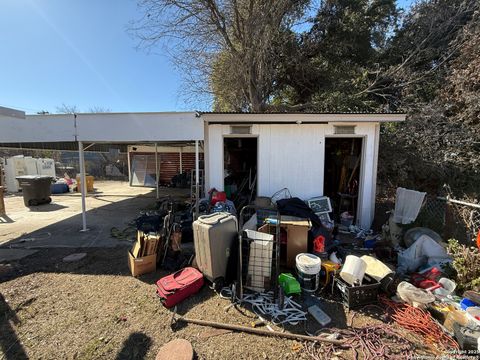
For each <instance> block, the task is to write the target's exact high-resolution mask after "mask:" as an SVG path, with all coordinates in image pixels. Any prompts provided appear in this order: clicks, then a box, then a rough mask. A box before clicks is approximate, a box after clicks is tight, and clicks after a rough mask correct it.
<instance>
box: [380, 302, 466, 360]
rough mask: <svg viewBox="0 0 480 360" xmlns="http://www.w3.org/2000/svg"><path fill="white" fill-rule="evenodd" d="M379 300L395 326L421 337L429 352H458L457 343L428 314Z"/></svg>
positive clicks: (411, 307)
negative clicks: (388, 312) (386, 308)
mask: <svg viewBox="0 0 480 360" xmlns="http://www.w3.org/2000/svg"><path fill="white" fill-rule="evenodd" d="M380 300H381V301H382V302H383V303H384V304H385V305H387V306H388V308H389V309H390V310H391V315H390V316H391V318H392V319H393V320H395V322H396V323H397V324H399V325H400V326H402V327H403V328H405V329H407V330H410V331H412V332H414V333H416V334H418V335H420V336H422V337H423V338H424V339H425V341H426V343H427V345H428V347H429V348H430V349H431V350H433V351H435V352H438V351H441V352H445V351H449V352H452V351H455V350H459V346H458V343H457V342H456V341H455V340H454V339H453V338H452V337H451V336H449V335H448V334H446V333H445V332H444V331H443V330H442V328H441V327H440V326H439V325H438V324H437V323H436V322H435V321H434V320H433V318H432V316H431V315H430V313H429V312H427V311H425V310H422V309H419V308H416V307H413V306H411V305H408V304H405V303H396V302H394V301H392V300H390V299H388V298H386V297H381V298H380Z"/></svg>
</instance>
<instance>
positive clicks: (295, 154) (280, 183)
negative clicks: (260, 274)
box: [205, 123, 378, 228]
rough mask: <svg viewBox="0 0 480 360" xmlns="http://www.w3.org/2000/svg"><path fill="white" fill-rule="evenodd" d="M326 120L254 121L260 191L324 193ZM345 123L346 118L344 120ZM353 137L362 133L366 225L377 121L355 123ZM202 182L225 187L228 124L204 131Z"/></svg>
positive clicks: (329, 129)
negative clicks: (224, 158)
mask: <svg viewBox="0 0 480 360" xmlns="http://www.w3.org/2000/svg"><path fill="white" fill-rule="evenodd" d="M334 125H335V124H334V123H329V124H305V123H304V124H261V125H260V124H255V125H252V131H251V136H254V137H258V161H257V163H258V170H257V171H258V173H257V181H258V183H257V189H258V195H259V196H272V195H273V194H274V193H275V192H276V191H278V190H280V189H282V188H284V187H287V188H288V189H289V190H290V192H291V194H292V196H297V197H299V198H302V199H308V198H311V197H314V196H320V195H322V194H323V179H324V161H325V137H330V136H331V137H342V136H343V137H351V135H342V136H340V135H335V134H334ZM342 125H345V123H342ZM352 125H355V126H356V127H355V135H354V136H356V137H362V138H363V139H364V141H363V158H362V169H361V181H360V189H359V192H360V193H359V207H358V210H359V211H358V215H359V216H358V221H359V225H360V226H362V227H365V228H369V227H370V226H371V223H372V221H373V215H374V206H375V189H376V157H377V154H378V143H377V142H376V140H375V139H376V137H377V136H378V124H376V123H353V124H352ZM205 135H206V141H205V148H206V151H205V152H206V167H207V171H206V173H207V174H208V177H207V178H206V187H207V190H208V189H209V188H212V187H215V188H216V189H219V190H223V189H224V175H223V138H224V137H241V135H230V126H229V125H220V124H216V125H213V124H212V125H208V133H207V132H206V134H205Z"/></svg>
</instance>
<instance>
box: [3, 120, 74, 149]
mask: <svg viewBox="0 0 480 360" xmlns="http://www.w3.org/2000/svg"><path fill="white" fill-rule="evenodd" d="M74 124H75V121H74V117H73V115H71V114H65V115H35V116H27V117H26V119H20V118H17V117H9V116H3V115H0V143H1V142H4V143H9V142H11V143H14V142H67V141H75V125H74Z"/></svg>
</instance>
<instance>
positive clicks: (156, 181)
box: [155, 143, 160, 200]
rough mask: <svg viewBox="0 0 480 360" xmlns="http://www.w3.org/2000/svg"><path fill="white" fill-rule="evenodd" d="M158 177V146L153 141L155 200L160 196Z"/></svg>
mask: <svg viewBox="0 0 480 360" xmlns="http://www.w3.org/2000/svg"><path fill="white" fill-rule="evenodd" d="M159 177H160V173H159V171H158V146H157V143H155V184H156V188H157V200H158V199H159V198H160V193H159V189H158V183H159V180H160V179H159Z"/></svg>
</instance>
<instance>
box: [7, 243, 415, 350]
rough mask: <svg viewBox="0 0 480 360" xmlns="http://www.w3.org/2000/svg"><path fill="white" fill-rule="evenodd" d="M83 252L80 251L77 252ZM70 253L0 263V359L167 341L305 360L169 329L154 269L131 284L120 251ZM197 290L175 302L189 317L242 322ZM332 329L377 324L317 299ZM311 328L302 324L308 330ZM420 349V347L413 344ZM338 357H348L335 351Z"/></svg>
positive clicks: (249, 339) (193, 328)
mask: <svg viewBox="0 0 480 360" xmlns="http://www.w3.org/2000/svg"><path fill="white" fill-rule="evenodd" d="M79 250H81V251H84V249H79ZM73 252H74V250H73V249H44V250H41V251H40V252H38V253H36V254H34V255H32V256H30V257H27V258H24V259H22V260H20V261H17V262H14V263H10V264H4V265H0V282H1V283H0V294H1V295H0V330H1V331H0V355H2V354H3V358H4V359H25V358H30V359H113V358H116V359H144V358H145V359H153V358H155V355H156V353H157V352H158V350H159V348H160V347H161V346H162V345H163V344H164V343H166V342H168V341H170V340H172V339H175V338H184V339H187V340H189V341H190V342H191V343H192V345H193V348H194V350H195V352H196V354H197V357H198V358H199V359H233V358H236V359H259V358H260V359H305V358H309V357H308V355H307V354H306V353H305V352H304V350H303V348H302V346H301V343H299V342H296V341H292V340H284V339H275V338H269V337H260V336H255V335H247V334H241V333H228V334H222V335H218V334H217V336H215V335H216V332H215V331H213V330H212V329H211V328H208V327H201V326H197V325H188V326H185V327H183V328H181V329H177V331H176V332H173V331H172V329H171V327H170V320H171V315H172V313H171V311H170V310H167V309H166V308H164V307H163V306H162V305H161V303H160V301H159V299H158V298H157V297H156V295H155V285H154V284H155V281H156V280H157V279H158V278H160V277H161V276H162V275H164V274H165V273H164V272H161V271H157V272H155V273H152V274H148V275H145V276H143V277H140V278H139V279H136V278H133V277H132V276H130V274H129V270H128V267H127V261H126V253H127V248H125V247H118V248H114V249H99V248H91V249H88V250H87V253H88V255H87V257H86V258H84V259H83V260H81V261H79V262H76V263H64V262H63V261H62V258H63V257H64V256H66V255H68V254H71V253H73ZM229 303H230V302H229V300H226V299H222V298H220V297H219V296H218V295H217V294H216V293H215V292H213V291H212V290H210V289H209V288H208V287H207V286H205V287H204V288H203V289H202V291H201V292H200V293H199V294H197V295H195V296H193V297H191V298H190V299H188V300H186V301H184V302H183V303H181V304H180V305H179V307H178V313H179V314H181V315H186V316H188V317H190V318H196V319H203V320H213V321H221V322H227V323H230V324H243V325H249V324H250V322H251V321H252V314H251V313H249V312H248V311H247V312H246V315H242V314H241V313H240V312H239V311H237V310H235V309H233V308H230V309H229V310H228V311H225V307H226V306H227V305H229ZM324 305H325V306H323V309H324V310H325V311H326V312H327V313H328V314H330V316H331V317H332V318H333V324H332V325H333V326H336V327H342V328H344V327H346V326H347V325H349V322H350V319H351V318H352V316H353V314H355V318H354V319H353V325H354V326H356V327H361V326H365V325H372V324H373V323H377V322H379V320H378V317H379V316H378V314H377V315H373V316H369V315H364V314H359V313H356V312H354V311H351V312H350V313H349V314H347V312H346V311H345V310H344V308H343V306H342V305H341V304H340V303H338V302H335V301H333V302H328V301H325V304H324ZM311 324H315V321H314V320H313V319H310V321H309V327H310V328H309V329H308V330H310V331H312V332H313V331H315V330H317V329H316V328H315V327H311ZM419 346H420V345H419ZM341 357H342V358H351V357H352V353H351V352H348V351H344V352H342V356H341Z"/></svg>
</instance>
